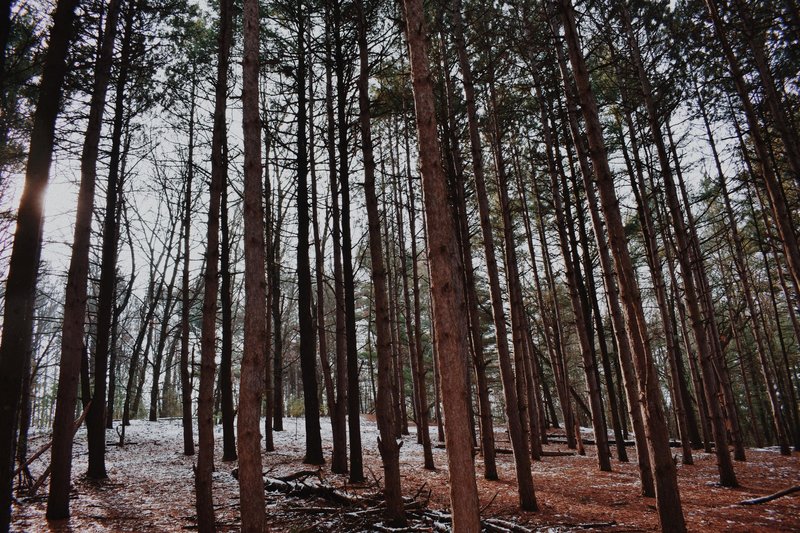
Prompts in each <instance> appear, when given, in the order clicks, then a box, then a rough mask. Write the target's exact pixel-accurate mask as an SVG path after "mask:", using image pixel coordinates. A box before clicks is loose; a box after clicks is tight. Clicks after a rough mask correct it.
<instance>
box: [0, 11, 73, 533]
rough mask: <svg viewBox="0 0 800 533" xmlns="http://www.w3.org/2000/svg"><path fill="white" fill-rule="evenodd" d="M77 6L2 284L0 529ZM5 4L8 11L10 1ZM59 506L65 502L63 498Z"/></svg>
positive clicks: (53, 52)
mask: <svg viewBox="0 0 800 533" xmlns="http://www.w3.org/2000/svg"><path fill="white" fill-rule="evenodd" d="M77 5H78V1H77V0H58V2H57V3H56V7H55V11H54V13H53V26H52V27H51V28H50V36H49V40H48V47H47V52H46V53H45V56H44V64H43V69H42V78H41V81H40V84H39V95H38V98H37V100H36V110H35V111H34V114H33V129H32V130H31V136H30V139H31V140H30V150H29V152H28V162H27V166H26V168H25V184H24V188H23V191H22V197H21V198H20V202H19V209H18V211H17V225H16V230H15V233H14V244H13V245H12V249H11V257H10V260H9V269H8V278H7V280H6V285H5V288H6V294H5V307H4V309H3V332H2V337H0V409H2V411H3V413H4V415H3V416H1V417H0V530H2V531H5V530H7V529H9V525H10V523H11V491H12V483H13V472H14V435H15V434H16V431H17V420H18V419H19V407H20V403H19V401H20V391H21V390H22V380H23V379H24V376H23V369H24V368H25V359H26V358H29V357H30V350H31V338H32V332H33V312H34V306H35V301H36V282H37V278H38V273H39V257H40V253H41V247H42V226H43V223H44V212H43V202H42V200H43V198H44V194H45V189H46V188H47V182H48V179H49V177H50V163H51V161H52V157H53V148H54V144H55V128H56V118H57V116H58V112H59V109H60V102H61V87H62V84H63V82H64V76H65V74H66V71H67V52H68V49H69V42H70V40H71V38H72V33H73V32H72V25H73V20H74V19H75V8H76V7H77ZM8 6H9V7H8V9H9V12H10V9H11V3H9V4H8ZM7 20H10V19H7ZM3 31H7V29H4V30H3ZM4 45H5V43H4ZM3 50H5V46H3ZM73 402H74V401H73ZM67 497H68V495H67ZM62 505H65V504H64V503H63V501H62Z"/></svg>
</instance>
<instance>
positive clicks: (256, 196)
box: [237, 0, 267, 533]
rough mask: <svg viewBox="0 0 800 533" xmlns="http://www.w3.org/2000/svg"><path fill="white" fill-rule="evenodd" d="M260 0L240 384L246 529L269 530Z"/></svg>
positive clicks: (253, 40) (251, 14)
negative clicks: (264, 465) (264, 458)
mask: <svg viewBox="0 0 800 533" xmlns="http://www.w3.org/2000/svg"><path fill="white" fill-rule="evenodd" d="M259 24H260V21H259V11H258V2H257V0H247V2H245V4H244V59H243V62H242V70H243V89H242V116H243V123H242V130H243V132H244V150H245V153H244V159H245V161H244V233H245V235H244V253H245V273H244V275H245V279H244V282H245V311H244V313H245V318H244V320H245V323H244V355H243V357H242V377H241V385H240V387H239V416H238V424H237V430H238V435H239V495H240V501H241V513H242V531H248V532H255V533H260V532H262V531H265V530H266V515H265V502H264V488H263V484H264V481H263V477H262V474H261V433H260V432H259V420H260V418H261V398H262V396H263V393H264V382H263V376H264V365H265V362H266V353H265V348H266V346H267V336H266V334H267V305H266V304H267V300H266V296H267V295H266V286H267V281H266V278H265V274H264V264H265V263H264V217H263V209H262V204H261V202H262V195H261V125H260V118H259V102H258V99H259V94H258V44H259V39H258V33H259V32H258V28H259Z"/></svg>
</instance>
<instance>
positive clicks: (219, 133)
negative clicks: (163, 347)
mask: <svg viewBox="0 0 800 533" xmlns="http://www.w3.org/2000/svg"><path fill="white" fill-rule="evenodd" d="M219 8H220V28H219V35H218V42H217V45H218V49H217V58H218V59H217V80H216V88H215V91H214V127H213V131H212V139H211V183H210V186H209V196H210V197H209V205H208V226H207V227H208V230H207V235H206V265H205V266H206V269H205V272H204V275H203V281H204V286H205V289H204V293H203V315H202V323H201V332H200V385H199V390H198V397H197V431H198V452H197V467H196V469H195V493H196V497H195V509H196V511H197V526H198V529H199V531H200V532H201V533H210V532H213V531H216V524H215V518H214V516H215V513H214V497H213V492H212V478H211V472H212V471H213V470H214V421H213V414H214V373H215V371H216V361H215V352H216V331H217V291H218V288H219V276H218V274H219V231H220V204H221V197H222V188H223V183H224V182H225V180H227V173H228V169H227V161H226V159H225V144H226V142H227V141H226V139H227V127H226V123H225V112H226V109H227V94H228V65H229V62H230V50H231V41H232V33H233V28H232V26H233V22H232V20H233V2H232V0H220V4H219Z"/></svg>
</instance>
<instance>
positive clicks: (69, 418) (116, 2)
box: [47, 0, 121, 520]
mask: <svg viewBox="0 0 800 533" xmlns="http://www.w3.org/2000/svg"><path fill="white" fill-rule="evenodd" d="M120 8H121V5H120V0H111V1H110V2H109V5H108V18H107V19H106V25H105V29H104V31H103V40H102V45H101V48H100V55H99V57H98V59H97V63H96V65H95V71H94V80H93V86H92V96H91V101H90V103H89V119H88V122H87V126H86V136H85V137H84V143H83V150H82V152H81V182H80V189H79V191H78V206H77V210H76V216H75V234H74V238H73V243H72V255H71V257H70V265H69V274H68V278H67V290H66V296H65V301H64V323H63V327H62V333H61V337H62V339H61V365H60V367H59V377H58V400H57V402H56V414H55V418H54V421H53V447H52V453H51V468H52V474H51V479H50V493H49V495H48V498H47V517H48V518H49V519H51V520H53V519H59V518H66V517H67V516H69V491H70V479H71V474H72V436H73V429H72V426H73V413H74V411H75V401H76V399H77V381H78V375H79V373H80V358H81V354H82V353H83V351H84V322H85V316H86V298H87V295H86V286H87V284H88V277H89V245H90V237H91V225H92V210H93V206H94V191H95V184H96V181H97V159H98V156H99V145H100V133H101V129H102V125H103V113H104V111H105V103H106V91H107V90H108V85H109V81H110V79H111V66H112V61H113V53H114V41H115V38H116V32H117V19H118V17H119V12H120ZM99 369H100V370H101V371H102V372H103V374H102V375H100V376H95V379H96V380H102V381H103V382H104V383H103V385H100V386H99V387H98V390H97V391H96V394H98V401H97V402H93V405H95V406H96V407H95V409H96V410H99V411H97V413H98V414H97V415H96V416H97V418H98V421H99V422H100V423H99V424H96V425H94V426H93V427H94V429H99V430H100V431H101V432H102V433H103V435H104V434H105V424H104V418H103V417H104V416H105V380H106V374H105V372H106V368H105V364H104V363H103V362H102V361H101V362H100V365H99ZM98 425H99V427H98ZM93 444H94V445H96V444H97V443H94V442H93ZM95 457H98V455H95ZM103 457H104V453H103V452H101V453H100V454H99V458H100V462H99V463H94V464H92V465H91V466H92V469H91V470H90V471H89V475H90V476H91V477H95V478H98V479H103V478H105V477H107V475H106V471H105V464H104V463H103V460H102V459H103Z"/></svg>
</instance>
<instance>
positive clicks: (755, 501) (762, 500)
mask: <svg viewBox="0 0 800 533" xmlns="http://www.w3.org/2000/svg"><path fill="white" fill-rule="evenodd" d="M798 491H800V485H795V486H794V487H789V488H788V489H783V490H779V491H778V492H776V493H775V494H770V495H769V496H763V497H761V498H753V499H752V500H743V501H740V502H739V505H758V504H759V503H767V502H771V501H772V500H777V499H778V498H783V497H784V496H788V495H789V494H792V493H795V492H798Z"/></svg>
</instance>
